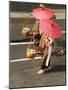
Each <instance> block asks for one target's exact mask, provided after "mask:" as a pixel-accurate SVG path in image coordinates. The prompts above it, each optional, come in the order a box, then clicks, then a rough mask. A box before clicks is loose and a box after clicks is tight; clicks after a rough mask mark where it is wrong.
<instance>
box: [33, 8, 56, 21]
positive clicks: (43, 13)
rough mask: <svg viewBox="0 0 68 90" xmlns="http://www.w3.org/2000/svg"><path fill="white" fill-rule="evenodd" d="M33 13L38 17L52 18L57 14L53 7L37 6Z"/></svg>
mask: <svg viewBox="0 0 68 90" xmlns="http://www.w3.org/2000/svg"><path fill="white" fill-rule="evenodd" d="M32 15H33V16H34V17H35V18H36V19H40V20H41V19H50V18H52V17H53V16H54V15H55V14H54V12H53V11H52V9H49V8H41V7H40V8H35V9H33V12H32Z"/></svg>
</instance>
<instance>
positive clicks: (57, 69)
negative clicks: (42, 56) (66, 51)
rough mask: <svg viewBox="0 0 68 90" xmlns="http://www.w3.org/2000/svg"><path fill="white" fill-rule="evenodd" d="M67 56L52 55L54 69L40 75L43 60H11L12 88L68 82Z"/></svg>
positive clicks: (55, 84) (61, 84)
mask: <svg viewBox="0 0 68 90" xmlns="http://www.w3.org/2000/svg"><path fill="white" fill-rule="evenodd" d="M65 61H66V60H65V56H60V57H56V56H51V66H52V69H51V70H50V71H48V72H45V73H44V74H42V75H38V74H37V71H38V70H39V69H40V65H41V60H34V59H33V60H29V61H22V62H10V73H9V74H10V88H25V87H40V86H44V87H46V86H57V85H60V86H63V85H65V84H66V65H65Z"/></svg>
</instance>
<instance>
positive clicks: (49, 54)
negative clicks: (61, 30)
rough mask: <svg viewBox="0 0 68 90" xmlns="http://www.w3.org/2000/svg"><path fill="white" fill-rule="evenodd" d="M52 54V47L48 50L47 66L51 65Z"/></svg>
mask: <svg viewBox="0 0 68 90" xmlns="http://www.w3.org/2000/svg"><path fill="white" fill-rule="evenodd" d="M51 53H52V46H49V48H48V56H47V59H46V63H45V66H48V65H49V62H50V56H51Z"/></svg>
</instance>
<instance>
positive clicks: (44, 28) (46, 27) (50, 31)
mask: <svg viewBox="0 0 68 90" xmlns="http://www.w3.org/2000/svg"><path fill="white" fill-rule="evenodd" d="M39 30H40V31H41V32H42V33H45V34H47V35H48V36H49V37H51V38H53V39H56V38H61V28H60V26H59V25H58V24H57V23H55V22H54V21H52V20H47V19H44V20H41V21H40V24H39Z"/></svg>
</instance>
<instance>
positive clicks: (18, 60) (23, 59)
mask: <svg viewBox="0 0 68 90" xmlns="http://www.w3.org/2000/svg"><path fill="white" fill-rule="evenodd" d="M33 59H34V60H35V59H41V57H35V58H33ZM33 59H31V58H22V59H15V60H10V62H21V61H28V60H33Z"/></svg>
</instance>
